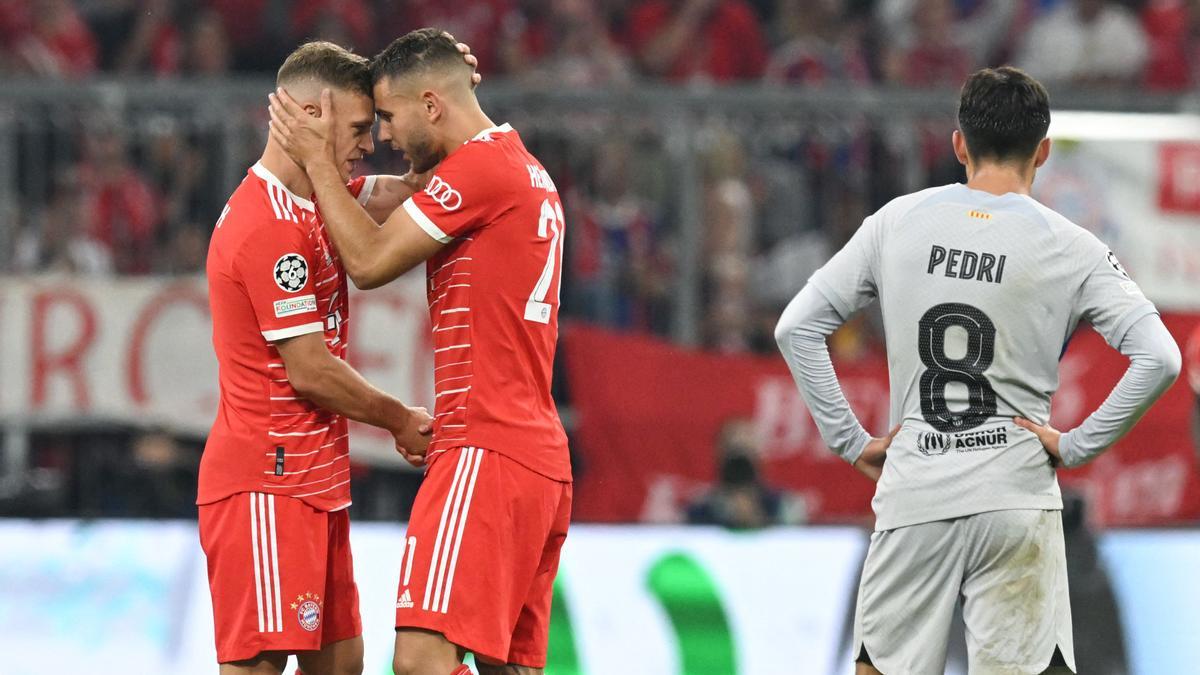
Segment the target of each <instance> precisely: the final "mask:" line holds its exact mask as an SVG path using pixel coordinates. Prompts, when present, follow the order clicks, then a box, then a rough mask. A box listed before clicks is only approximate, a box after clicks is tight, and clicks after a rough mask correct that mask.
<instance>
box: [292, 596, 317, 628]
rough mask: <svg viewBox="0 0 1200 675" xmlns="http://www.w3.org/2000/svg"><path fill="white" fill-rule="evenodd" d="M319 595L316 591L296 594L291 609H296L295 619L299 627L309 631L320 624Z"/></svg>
mask: <svg viewBox="0 0 1200 675" xmlns="http://www.w3.org/2000/svg"><path fill="white" fill-rule="evenodd" d="M322 604H323V603H322V602H321V596H319V595H317V594H316V593H305V594H304V595H298V596H296V602H293V603H292V609H294V610H296V619H297V620H298V621H299V622H300V627H301V628H303V629H304V630H306V631H309V632H310V633H311V632H312V631H315V630H316V629H317V628H319V627H320V626H321V605H322Z"/></svg>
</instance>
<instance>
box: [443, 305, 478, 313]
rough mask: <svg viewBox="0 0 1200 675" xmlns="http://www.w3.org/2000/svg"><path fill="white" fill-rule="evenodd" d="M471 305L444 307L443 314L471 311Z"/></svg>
mask: <svg viewBox="0 0 1200 675" xmlns="http://www.w3.org/2000/svg"><path fill="white" fill-rule="evenodd" d="M469 311H471V308H470V307H455V308H454V309H443V310H442V312H441V313H442V314H458V313H459V312H469Z"/></svg>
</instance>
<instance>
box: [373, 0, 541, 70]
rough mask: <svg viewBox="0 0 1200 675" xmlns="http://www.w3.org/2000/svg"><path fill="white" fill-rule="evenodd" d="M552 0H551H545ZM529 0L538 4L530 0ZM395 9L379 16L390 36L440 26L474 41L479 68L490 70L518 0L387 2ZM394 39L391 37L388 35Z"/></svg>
mask: <svg viewBox="0 0 1200 675" xmlns="http://www.w3.org/2000/svg"><path fill="white" fill-rule="evenodd" d="M546 1H549V0H546ZM529 4H537V3H536V2H535V3H529ZM388 6H389V7H395V9H393V10H391V11H389V12H385V13H384V15H383V16H381V17H380V19H381V21H380V23H381V24H382V25H383V33H384V34H385V35H387V36H393V37H394V36H396V35H404V34H405V33H407V32H409V31H411V30H415V29H417V28H423V27H425V26H437V27H438V28H441V29H442V30H445V31H446V32H448V33H450V34H451V35H453V36H454V37H455V39H457V40H458V41H460V42H465V43H467V44H469V45H471V53H472V54H475V55H476V56H477V57H479V71H480V72H481V73H484V74H487V73H489V72H495V71H496V69H498V68H500V67H501V59H500V58H499V56H500V50H501V48H502V47H501V40H502V38H503V36H504V35H505V34H506V33H507V32H508V31H507V30H505V26H504V24H505V23H506V22H507V21H508V20H509V18H510V13H511V12H512V11H513V10H514V9H515V8H516V7H517V2H516V0H454V1H453V2H447V0H401V1H400V2H395V3H388ZM388 39H389V40H390V39H391V38H390V37H389V38H388Z"/></svg>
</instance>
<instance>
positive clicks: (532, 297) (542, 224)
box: [525, 199, 566, 324]
mask: <svg viewBox="0 0 1200 675" xmlns="http://www.w3.org/2000/svg"><path fill="white" fill-rule="evenodd" d="M565 227H566V222H565V221H564V219H563V210H562V204H560V203H559V202H558V201H557V200H555V201H553V202H551V201H550V200H549V199H546V200H543V201H542V213H541V215H540V216H539V217H538V232H537V236H538V237H539V238H541V239H546V238H549V239H550V241H549V244H550V246H549V247H548V248H549V250H548V251H547V252H546V265H545V267H543V268H542V274H541V276H539V277H538V279H537V284H536V285H534V287H533V292H532V293H530V294H529V300H528V301H527V302H526V303H525V320H526V321H536V322H537V323H546V324H548V323H550V316H551V314H552V313H553V312H552V311H551V310H552V306H551V304H550V303H548V302H546V296H547V295H549V294H550V286H551V285H553V284H554V269H555V265H558V266H559V267H562V251H563V241H562V240H563V229H564V228H565ZM561 289H562V282H561V279H560V281H559V284H558V286H556V287H555V289H554V304H555V305H557V304H559V291H560V290H561Z"/></svg>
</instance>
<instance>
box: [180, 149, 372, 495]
mask: <svg viewBox="0 0 1200 675" xmlns="http://www.w3.org/2000/svg"><path fill="white" fill-rule="evenodd" d="M368 181H371V179H370V178H358V179H355V180H354V181H352V182H351V183H350V184H349V185H348V186H347V187H348V188H349V189H350V191H351V192H352V193H353V194H355V195H356V196H359V195H362V196H369V195H370V193H371V187H372V186H371V185H368V184H367V183H368ZM364 186H365V187H366V189H364ZM347 292H348V289H347V286H346V273H345V270H343V268H342V264H341V261H340V259H339V258H338V255H337V252H336V251H335V250H334V248H333V246H332V245H331V244H330V241H329V238H328V237H327V235H326V234H325V226H324V224H323V223H322V222H321V218H320V216H319V215H318V213H317V211H316V207H315V205H314V204H313V202H311V201H310V200H308V199H304V198H302V197H298V196H296V195H294V194H292V193H291V192H289V191H288V189H287V188H285V187H284V186H283V183H281V182H280V181H279V179H278V178H276V177H275V176H274V175H272V174H271V172H269V171H267V170H266V169H265V168H264V167H263V166H262V165H261V164H255V165H254V166H253V167H251V169H250V172H249V174H248V175H247V176H246V178H245V179H243V180H242V184H241V185H240V186H238V189H237V190H235V191H234V193H233V195H232V196H231V197H230V198H229V202H228V203H227V204H226V206H225V209H224V211H222V212H221V217H220V220H218V221H217V227H216V229H215V230H214V231H213V235H212V241H211V242H210V244H209V248H208V296H209V298H208V299H209V306H210V308H211V311H212V322H213V347H214V349H215V350H216V353H217V364H218V366H219V370H220V385H221V401H220V405H219V407H218V409H217V419H216V421H215V422H213V427H212V432H211V433H210V434H209V436H208V443H207V444H206V445H205V448H204V456H203V458H202V459H201V461H200V487H199V495H198V497H197V500H196V503H198V504H208V503H211V502H215V501H218V500H220V499H224V498H225V497H228V496H229V495H232V494H235V493H238V492H264V493H267V494H277V495H284V496H289V497H297V498H300V499H302V500H304V501H305V502H307V503H308V504H309V505H311V506H312V507H313V508H316V509H321V510H326V511H332V510H336V509H340V508H344V507H346V506H348V505H349V504H350V446H349V442H348V432H347V428H346V419H345V418H344V417H342V416H341V415H337V414H334V413H332V412H330V411H328V410H322V409H321V408H318V407H317V406H316V405H315V404H313V403H311V402H309V401H307V400H305V399H304V398H302V397H301V396H300V395H299V394H297V393H296V390H295V389H293V388H292V386H291V384H289V383H288V377H287V370H286V369H285V368H284V364H283V360H282V359H281V358H280V356H279V350H277V349H276V348H275V345H274V344H273V343H274V342H275V341H277V340H283V339H286V338H290V337H296V336H299V335H304V334H306V333H316V332H322V333H324V337H325V345H326V346H327V347H328V348H329V351H330V352H331V353H332V354H333V355H334V356H336V357H338V358H340V359H345V358H346V341H347V332H346V331H347V324H348V322H349V317H350V313H349V303H348V301H347Z"/></svg>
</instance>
